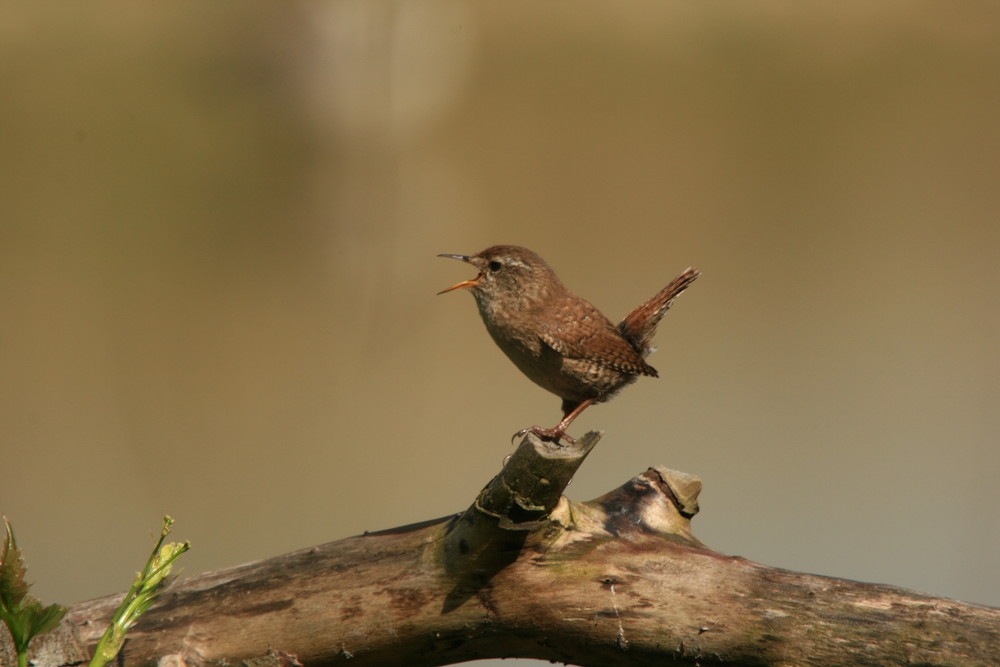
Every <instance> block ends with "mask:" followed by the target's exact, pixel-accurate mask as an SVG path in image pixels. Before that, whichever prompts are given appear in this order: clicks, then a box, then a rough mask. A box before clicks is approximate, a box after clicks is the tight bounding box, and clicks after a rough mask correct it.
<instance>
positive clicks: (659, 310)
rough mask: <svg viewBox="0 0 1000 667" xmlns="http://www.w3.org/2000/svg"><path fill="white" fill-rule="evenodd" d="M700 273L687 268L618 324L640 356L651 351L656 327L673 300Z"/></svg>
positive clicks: (692, 268)
mask: <svg viewBox="0 0 1000 667" xmlns="http://www.w3.org/2000/svg"><path fill="white" fill-rule="evenodd" d="M700 275H701V271H699V270H698V269H696V268H694V267H688V269H686V270H685V271H684V273H682V274H681V275H679V276H677V277H676V278H674V279H673V280H672V281H671V282H670V284H669V285H667V286H666V287H664V288H663V289H662V290H660V292H659V293H658V294H657V295H656V296H654V297H653V298H652V299H650V300H649V301H647V302H646V303H644V304H642V305H641V306H639V307H638V308H636V309H635V310H633V311H632V312H631V313H629V314H628V315H626V316H625V319H623V320H622V321H621V322H620V323H619V324H618V330H619V331H621V333H622V335H623V336H624V337H625V338H626V339H627V340H628V341H629V342H630V343H631V344H632V345H633V346H634V347H635V349H636V350H638V351H639V354H641V355H642V356H644V357H645V356H646V355H648V354H649V353H650V352H652V351H653V346H652V343H653V335H654V334H655V333H656V325H657V324H659V323H660V320H661V319H663V315H664V313H666V312H667V310H669V309H670V306H671V305H672V304H673V301H674V299H676V298H677V297H678V296H679V295H680V293H681V292H683V291H684V290H686V289H687V288H688V285H690V284H691V283H693V282H694V281H695V279H697V278H698V276H700Z"/></svg>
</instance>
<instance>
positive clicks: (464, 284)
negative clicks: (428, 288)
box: [438, 255, 483, 294]
mask: <svg viewBox="0 0 1000 667" xmlns="http://www.w3.org/2000/svg"><path fill="white" fill-rule="evenodd" d="M438 257H451V258H452V259H460V260H462V261H463V262H466V263H468V262H469V261H470V260H471V259H472V258H471V257H469V256H468V255H438ZM482 277H483V274H481V273H480V274H479V275H478V276H476V277H475V278H473V279H472V280H463V281H462V282H460V283H458V284H457V285H452V286H451V287H449V288H448V289H443V290H441V291H440V292H438V294H444V293H445V292H450V291H452V290H456V289H458V288H460V287H473V286H475V285H476V284H477V283H479V279H480V278H482Z"/></svg>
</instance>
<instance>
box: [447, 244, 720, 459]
mask: <svg viewBox="0 0 1000 667" xmlns="http://www.w3.org/2000/svg"><path fill="white" fill-rule="evenodd" d="M438 257H451V258H452V259H460V260H462V261H463V262H467V263H469V264H471V265H472V266H474V267H475V268H476V269H477V270H478V271H479V275H477V276H476V277H475V278H473V279H471V280H465V281H463V282H460V283H458V284H457V285H453V286H452V287H449V288H448V289H446V290H442V291H441V292H438V294H444V293H445V292H450V291H452V290H456V289H459V288H465V289H468V290H469V291H470V292H472V296H474V297H475V298H476V304H477V305H478V306H479V314H480V315H481V316H482V318H483V322H484V323H485V324H486V329H487V331H489V332H490V336H492V337H493V341H494V342H495V343H496V344H497V346H499V348H500V349H501V350H503V352H504V354H506V355H507V356H508V357H509V358H510V360H511V361H513V362H514V365H515V366H517V367H518V368H519V369H521V372H522V373H524V374H525V375H527V376H528V377H529V378H530V379H531V380H532V381H533V382H534V383H535V384H537V385H538V386H540V387H542V388H543V389H547V390H548V391H550V392H552V393H553V394H555V395H556V396H559V397H560V398H561V399H562V410H563V418H562V421H560V422H559V424H558V425H556V426H555V427H554V428H541V427H539V426H532V427H530V428H526V429H523V430H521V431H518V432H517V433H516V434H514V437H515V438H516V437H518V436H523V435H524V434H526V433H528V432H529V431H530V432H531V433H534V434H536V435H538V436H541V437H542V438H545V439H548V440H554V441H556V442H559V440H560V439H564V440H566V441H567V442H570V443H572V442H574V439H573V438H571V437H570V436H569V435H567V434H566V429H567V428H569V425H570V424H571V423H572V422H573V420H574V419H576V418H577V417H579V416H580V413H581V412H583V411H584V410H586V409H587V408H588V407H589V406H591V405H593V404H594V403H601V402H604V401H606V400H608V399H610V398H611V397H613V396H614V395H615V394H616V393H618V391H620V390H621V389H622V388H623V387H625V386H626V385H629V384H631V383H633V382H635V381H636V379H638V377H639V376H640V375H649V376H651V377H658V376H659V374H658V373H657V372H656V369H655V368H653V367H652V366H650V365H649V364H647V363H646V359H645V357H646V356H647V355H649V353H650V352H652V351H653V347H652V340H653V334H654V333H655V332H656V325H657V324H659V322H660V319H661V318H662V317H663V314H664V313H666V312H667V309H668V308H670V306H671V304H672V303H673V301H674V299H676V298H677V296H678V295H679V294H680V293H681V292H683V291H684V290H685V289H687V287H688V285H690V284H691V283H692V282H694V280H695V279H696V278H697V277H698V276H699V275H701V273H700V272H699V271H698V270H697V269H694V268H688V269H687V270H686V271H684V272H683V273H681V274H680V275H679V276H677V277H676V278H674V280H673V281H672V282H671V283H670V284H669V285H667V286H666V287H664V288H663V289H662V290H660V292H659V293H658V294H656V295H655V296H654V297H653V298H651V299H650V300H649V301H647V302H646V303H644V304H642V305H641V306H639V307H638V308H636V309H635V310H633V311H632V312H631V313H629V314H628V315H626V316H625V319H623V320H622V321H621V322H619V324H618V326H615V325H614V324H612V323H611V321H610V320H608V318H607V317H605V316H604V315H603V314H602V313H601V311H599V310H598V309H597V308H595V307H594V306H593V305H591V304H590V302H588V301H585V300H584V299H581V298H580V297H578V296H576V295H575V294H573V293H572V292H571V291H569V289H567V288H566V286H565V285H563V284H562V281H560V280H559V277H558V276H557V275H556V273H555V271H553V270H552V268H551V267H549V265H548V264H547V263H546V262H545V260H543V259H542V258H541V257H539V256H538V255H537V254H535V253H534V252H532V251H530V250H528V249H527V248H521V247H519V246H513V245H495V246H492V247H490V248H487V249H486V250H483V251H482V252H480V253H478V254H476V255H472V256H469V255H438Z"/></svg>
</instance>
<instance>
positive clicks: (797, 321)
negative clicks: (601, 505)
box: [0, 0, 1000, 664]
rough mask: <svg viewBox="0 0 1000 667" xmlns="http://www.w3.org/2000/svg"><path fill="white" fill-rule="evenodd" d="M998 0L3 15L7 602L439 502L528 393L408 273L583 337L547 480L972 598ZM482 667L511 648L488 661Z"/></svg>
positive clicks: (394, 516) (992, 452) (484, 459)
mask: <svg viewBox="0 0 1000 667" xmlns="http://www.w3.org/2000/svg"><path fill="white" fill-rule="evenodd" d="M998 27H1000V5H998V4H997V3H995V2H988V1H985V0H984V1H982V2H971V1H970V2H956V3H932V2H919V1H918V2H909V3H876V4H874V5H872V4H869V3H861V2H857V3H850V2H849V3H835V4H829V5H817V4H815V3H798V2H794V1H792V0H787V1H786V0H781V1H778V0H774V1H771V0H763V1H757V2H753V3H688V2H624V3H580V2H565V3H563V2H551V3H542V4H535V3H519V2H513V3H512V2H502V3H501V2H485V3H467V2H409V3H405V2H398V3H395V2H297V3H266V2H248V1H247V0H242V1H241V2H229V3H226V2H222V3H212V4H209V5H207V6H206V5H205V4H203V3H197V2H174V3H159V4H153V5H150V4H139V5H135V4H128V3H104V4H101V3H98V4H96V5H94V4H86V5H72V4H70V5H58V6H56V5H51V4H49V3H20V4H18V5H17V6H14V7H8V9H7V11H6V12H5V17H4V20H3V22H2V24H0V55H2V57H0V71H2V79H3V82H4V85H3V88H4V90H5V92H4V95H3V96H2V97H0V147H2V153H3V159H2V162H0V169H2V178H0V206H2V209H0V225H2V227H0V307H2V319H0V511H2V512H3V513H5V514H6V515H7V516H8V517H10V519H11V520H12V521H13V523H14V525H15V527H16V529H17V531H18V537H19V540H20V542H21V545H22V546H23V547H24V549H25V550H26V551H27V555H28V559H29V561H28V563H29V568H30V570H29V575H30V577H31V578H32V579H33V580H35V581H36V582H37V583H36V588H35V591H36V592H37V593H38V594H39V595H40V596H41V597H43V598H44V599H45V600H47V601H56V600H58V601H61V602H64V603H72V602H74V601H78V600H82V599H87V598H91V597H96V596H100V595H104V594H108V593H111V592H114V591H120V590H124V589H125V588H127V586H128V584H129V582H130V579H131V576H132V574H133V572H134V571H135V570H136V569H138V568H139V567H140V565H141V563H142V561H143V559H144V558H145V555H146V553H147V552H148V549H149V548H150V544H151V543H150V539H149V535H150V534H151V533H152V532H155V531H156V529H157V527H158V525H159V521H160V517H161V515H162V514H164V513H170V514H172V515H173V516H174V517H175V518H176V519H177V528H176V531H175V537H176V538H177V539H190V540H191V541H192V542H193V544H194V549H193V550H192V551H191V553H190V554H189V555H186V556H185V557H184V558H183V559H182V564H183V567H184V570H185V572H186V573H187V574H194V573H198V572H201V571H204V570H208V569H213V568H220V567H226V566H231V565H236V564H238V563H242V562H245V561H249V560H254V559H259V558H264V557H268V556H272V555H276V554H279V553H282V552H285V551H289V550H292V549H296V548H300V547H304V546H308V545H311V544H314V543H320V542H325V541H329V540H332V539H336V538H341V537H345V536H348V535H353V534H357V533H360V532H362V531H363V530H366V529H369V530H372V529H380V528H387V527H392V526H397V525H402V524H406V523H410V522H414V521H418V520H422V519H427V518H432V517H437V516H441V515H444V514H448V513H451V512H455V511H459V510H461V509H463V508H465V507H466V506H467V505H468V504H469V502H470V501H471V500H472V498H473V497H474V495H475V493H476V492H477V491H478V490H479V489H480V488H481V486H482V485H483V484H484V483H485V482H486V481H487V480H488V479H489V478H490V476H491V475H492V474H494V473H495V471H496V470H497V468H498V467H499V466H500V464H501V461H502V459H503V457H504V456H505V455H506V454H507V453H508V452H509V451H510V450H511V447H510V445H509V439H510V435H511V433H512V432H513V431H515V430H516V429H518V428H521V427H523V426H527V425H530V424H536V423H540V424H544V425H552V424H554V423H555V421H556V420H557V419H558V417H559V410H558V407H559V400H558V399H557V398H556V397H554V396H551V395H549V394H547V393H545V392H544V391H543V390H541V389H539V388H537V387H535V386H534V385H532V384H531V383H530V382H529V381H527V380H526V379H524V378H523V377H522V376H521V375H520V374H519V373H518V372H517V370H516V369H515V368H514V367H513V366H512V365H511V364H510V363H509V362H508V361H507V360H506V358H504V357H503V355H502V354H501V353H500V352H499V351H498V350H497V349H496V348H495V346H494V345H493V343H492V342H491V341H490V340H489V337H488V335H487V334H486V332H485V330H484V329H483V326H482V324H481V322H480V321H479V317H478V315H477V313H476V310H475V307H474V305H473V300H472V299H471V298H470V297H469V296H468V295H466V294H449V295H445V296H440V297H436V296H434V293H435V292H436V291H438V290H440V289H442V288H444V287H447V286H449V285H451V284H453V283H455V282H457V281H459V280H463V279H466V278H470V277H472V275H473V274H472V272H471V271H470V270H469V267H466V266H462V265H459V264H458V263H455V262H452V261H449V260H443V259H437V258H435V255H436V254H437V253H441V252H451V253H472V252H476V251H478V250H480V249H482V248H483V247H485V246H487V245H491V244H493V243H501V242H502V243H516V244H520V245H525V246H528V247H530V248H532V249H534V250H536V251H538V252H539V253H541V254H542V255H543V256H544V257H545V258H546V259H548V260H549V261H550V263H551V264H553V266H554V267H555V268H556V269H557V270H558V271H559V272H560V274H561V276H562V277H563V279H564V280H565V281H566V282H567V284H569V285H570V286H571V287H572V288H573V289H574V291H576V292H577V293H579V294H581V295H582V296H584V297H586V298H588V299H589V300H591V301H593V302H594V303H595V304H596V305H597V306H598V307H600V308H601V309H602V310H604V311H605V313H607V314H608V315H609V317H611V318H613V319H615V318H619V317H621V316H622V315H624V314H625V313H626V312H627V311H628V310H629V309H630V308H631V307H633V306H635V305H637V304H638V303H639V302H640V301H642V300H643V299H645V298H647V297H648V296H650V295H652V294H653V293H654V292H655V291H657V290H658V289H659V288H660V287H662V286H663V285H664V284H666V282H667V281H668V280H669V279H671V278H672V277H673V276H674V275H675V274H676V273H678V272H679V271H680V270H681V269H683V268H684V267H686V266H688V265H689V264H695V265H697V266H698V267H699V268H701V269H702V270H703V271H704V275H703V277H702V278H701V279H700V280H699V281H698V282H697V283H696V284H695V285H694V286H693V287H692V289H691V290H690V291H688V293H687V294H685V296H684V297H683V298H682V299H681V300H680V301H679V302H678V304H677V306H676V307H675V308H674V309H673V310H671V312H670V314H669V315H668V316H667V319H666V320H665V322H664V324H663V325H662V326H661V329H660V334H659V336H658V339H657V341H658V344H659V348H660V351H659V352H658V353H657V354H656V355H654V357H653V358H652V363H653V364H654V365H655V366H656V367H657V368H658V369H659V370H660V372H661V375H662V377H661V379H659V380H649V379H645V380H642V381H640V382H639V383H638V384H637V385H635V386H634V387H631V388H629V389H628V390H626V391H625V392H624V393H623V394H622V395H621V396H620V397H619V398H617V399H616V400H615V401H613V402H611V403H609V404H607V405H603V406H598V407H595V408H593V409H591V410H589V411H587V412H586V413H585V414H584V416H583V417H582V418H581V419H580V420H579V421H578V422H577V423H576V424H575V425H574V431H575V432H576V433H577V434H579V433H582V432H583V431H584V430H586V429H588V428H600V429H604V430H606V432H607V435H606V436H605V439H604V440H603V441H602V442H601V444H600V446H599V447H598V449H597V450H596V452H595V453H594V454H593V455H592V457H591V459H590V460H589V461H588V463H587V464H586V465H585V466H584V468H583V469H582V471H581V473H580V474H579V475H578V477H577V479H576V480H575V481H574V484H573V485H572V486H571V487H570V495H571V497H573V498H575V499H580V500H585V499H589V498H592V497H594V496H597V495H599V494H601V493H603V492H605V491H607V490H610V489H611V488H613V487H616V486H618V485H619V484H621V483H623V482H624V481H626V480H627V479H628V478H629V477H631V476H632V475H634V474H637V473H639V472H641V471H643V470H645V468H646V467H647V466H650V465H655V464H664V465H668V466H670V467H674V468H678V469H681V470H684V471H687V472H691V473H696V474H698V475H700V476H701V477H702V478H703V480H704V482H705V490H704V492H703V494H702V514H701V515H699V516H698V517H697V518H696V519H695V530H696V533H697V534H698V535H699V537H701V538H702V539H703V540H704V541H705V542H707V543H708V544H709V545H711V546H712V547H714V548H716V549H718V550H720V551H723V552H726V553H730V554H740V555H743V556H746V557H748V558H751V559H753V560H757V561H760V562H763V563H767V564H770V565H776V566H782V567H787V568H791V569H795V570H805V571H809V572H817V573H822V574H828V575H834V576H839V577H849V578H853V579H861V580H869V581H879V582H885V583H892V584H897V585H901V586H905V587H909V588H915V589H919V590H922V591H927V592H930V593H934V594H938V595H943V596H949V597H956V598H961V599H964V600H970V601H974V602H981V603H986V604H992V605H1000V574H998V571H997V564H998V563H1000V524H998V522H997V520H996V513H997V510H998V508H1000V490H998V485H997V475H998V472H1000V447H998V438H1000V410H998V409H997V403H998V398H1000V350H998V341H1000V216H998V211H1000V178H998V177H1000V30H998ZM508 664H509V663H508Z"/></svg>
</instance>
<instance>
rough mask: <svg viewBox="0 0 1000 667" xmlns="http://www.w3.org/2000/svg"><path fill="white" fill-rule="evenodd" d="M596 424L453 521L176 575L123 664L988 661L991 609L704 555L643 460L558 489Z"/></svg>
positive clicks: (95, 608)
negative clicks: (592, 487) (573, 497)
mask: <svg viewBox="0 0 1000 667" xmlns="http://www.w3.org/2000/svg"><path fill="white" fill-rule="evenodd" d="M597 437H598V436H597V435H596V434H593V435H591V434H588V436H587V437H586V438H584V439H581V441H580V446H578V447H576V448H574V449H569V448H559V447H553V446H551V445H549V444H548V443H544V442H541V441H538V440H537V439H533V438H528V439H527V440H526V442H524V443H522V445H521V447H520V448H519V450H518V452H517V453H516V454H515V455H514V456H513V457H512V459H511V461H510V462H508V464H507V466H506V467H505V468H504V470H503V471H502V472H501V474H500V475H498V477H497V478H496V479H495V480H494V481H493V482H491V485H490V486H488V487H487V488H486V489H484V490H483V492H482V493H481V494H480V496H479V498H478V499H477V501H476V502H475V503H474V504H473V506H472V507H470V508H469V510H467V511H466V512H464V513H463V514H459V515H455V516H453V517H448V518H444V519H438V520H435V521H428V522H426V523H423V524H417V525H413V526H406V527H402V528H397V529H393V530H388V531H382V532H379V533H370V534H365V535H361V536H358V537H352V538H348V539H344V540H339V541H337V542H332V543H329V544H325V545H322V546H318V547H313V548H310V549H305V550H302V551H298V552H294V553H290V554H286V555H284V556H279V557H277V558H272V559H269V560H266V561H261V562H257V563H251V564H249V565H244V566H241V567H237V568H232V569H229V570H221V571H218V572H210V573H207V574H203V575H200V576H197V577H192V578H189V579H184V580H181V581H178V582H177V583H176V584H175V585H174V586H173V587H172V588H171V589H170V590H168V591H167V592H165V593H164V594H163V597H162V599H161V601H160V602H159V603H158V604H157V605H156V606H155V607H154V608H153V609H152V610H150V612H149V613H148V614H147V616H146V617H144V618H143V620H141V621H140V623H139V625H138V626H137V627H136V628H135V630H133V632H132V633H131V635H130V637H131V638H130V639H129V641H128V642H127V644H126V648H125V653H124V664H126V665H136V664H153V663H156V662H157V661H160V660H161V659H163V658H167V657H169V658H171V659H172V660H173V661H174V664H179V661H186V662H187V663H188V664H223V663H227V662H228V663H229V664H233V663H238V662H239V661H241V660H254V663H253V664H255V665H259V664H267V663H271V664H292V663H293V657H292V656H295V657H296V658H297V659H298V660H299V661H301V662H302V663H304V664H306V665H310V666H311V665H334V664H347V663H348V662H349V663H350V664H351V665H358V666H363V665H392V664H406V665H417V666H419V665H441V664H449V663H453V662H458V661H462V660H469V659H474V658H487V657H534V658H540V659H547V660H555V661H563V662H568V663H571V664H577V665H626V664H627V665H646V664H654V663H656V664H659V663H662V662H664V661H665V660H671V661H674V662H676V663H677V664H689V665H694V664H706V663H712V664H723V665H801V664H822V665H849V664H862V663H863V664H867V665H901V664H923V665H993V664H996V656H997V655H1000V610H998V609H993V608H989V607H982V606H977V605H972V604H967V603H962V602H956V601H953V600H946V599H940V598H932V597H930V596H926V595H922V594H919V593H914V592H911V591H906V590H902V589H899V588H895V587H892V586H884V585H875V584H863V583H857V582H853V581H847V580H842V579H832V578H828V577H820V576H815V575H808V574H799V573H795V572H789V571H786V570H780V569H775V568H770V567H765V566H763V565H758V564H756V563H752V562H750V561H747V560H744V559H742V558H733V557H727V556H722V555H720V554H717V553H715V552H713V551H710V550H708V549H707V548H705V547H704V546H703V545H701V543H699V542H698V541H697V540H696V539H695V538H694V537H693V535H692V534H691V532H690V522H689V519H690V517H691V516H692V515H693V514H694V512H696V511H697V492H698V490H699V488H700V483H699V482H698V481H697V479H695V478H692V477H690V476H686V475H683V474H682V473H676V472H674V471H670V470H667V469H664V468H651V469H649V470H648V471H646V472H645V473H643V474H641V475H638V476H637V477H635V478H633V479H632V480H630V481H629V482H627V483H626V484H625V485H623V486H622V487H621V488H619V489H616V490H615V491H612V492H611V493H609V494H607V495H605V496H602V497H601V498H597V499H595V500H593V501H591V502H586V503H574V502H569V501H567V500H566V499H565V498H564V497H561V496H560V492H561V490H562V488H564V487H565V483H566V482H567V481H568V480H569V477H570V476H571V475H572V474H573V471H575V469H576V467H577V466H578V465H579V464H580V462H582V460H583V458H584V457H585V456H586V454H587V452H589V451H590V448H592V447H593V445H594V444H595V443H596V439H597ZM541 471H544V472H541ZM117 599H118V598H117V597H115V598H103V599H100V600H94V601H91V602H86V603H83V604H80V605H77V606H76V607H75V608H73V609H72V610H71V612H70V614H69V615H68V616H67V618H66V620H65V621H64V623H63V625H62V626H61V627H60V629H59V630H58V631H57V634H56V635H55V636H52V637H47V638H44V639H40V640H36V645H34V646H33V649H35V651H36V654H35V656H34V657H35V665H36V666H38V667H52V666H54V665H67V664H71V663H74V662H77V661H79V660H82V659H84V658H85V657H86V656H89V652H90V651H92V650H93V646H94V644H95V643H96V641H97V639H98V637H99V635H100V633H101V631H102V624H103V623H105V622H106V621H107V619H108V618H109V617H110V615H111V612H112V610H113V607H114V606H115V604H116V602H117ZM3 659H5V656H4V653H3V651H2V650H0V662H2V661H3ZM6 659H8V660H9V658H6ZM4 664H7V663H4Z"/></svg>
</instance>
